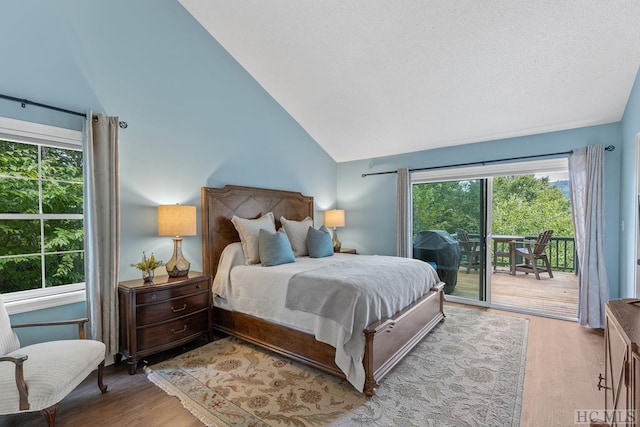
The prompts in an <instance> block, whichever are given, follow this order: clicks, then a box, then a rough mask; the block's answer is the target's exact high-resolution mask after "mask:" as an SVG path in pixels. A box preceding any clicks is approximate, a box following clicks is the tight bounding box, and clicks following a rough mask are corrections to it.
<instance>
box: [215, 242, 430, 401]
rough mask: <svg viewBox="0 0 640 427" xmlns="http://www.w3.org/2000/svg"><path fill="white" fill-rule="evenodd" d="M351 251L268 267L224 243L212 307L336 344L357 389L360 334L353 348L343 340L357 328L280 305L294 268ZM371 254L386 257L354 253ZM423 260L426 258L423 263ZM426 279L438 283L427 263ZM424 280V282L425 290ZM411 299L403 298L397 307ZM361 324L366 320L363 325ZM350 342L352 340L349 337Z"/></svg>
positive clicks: (343, 257)
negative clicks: (252, 262) (247, 260)
mask: <svg viewBox="0 0 640 427" xmlns="http://www.w3.org/2000/svg"><path fill="white" fill-rule="evenodd" d="M353 257H354V255H349V254H339V253H336V254H334V255H333V256H331V257H326V258H309V257H299V258H296V262H294V263H290V264H282V265H278V266H273V267H262V266H261V265H259V264H258V265H246V264H245V262H244V256H243V254H242V247H241V245H240V243H234V244H231V245H229V246H227V247H226V248H225V250H224V251H223V253H222V256H221V258H220V263H219V266H218V271H217V273H216V277H215V278H214V281H213V293H214V295H215V298H214V304H215V305H216V306H217V307H220V308H223V309H227V310H233V311H238V312H241V313H244V314H249V315H252V316H256V317H259V318H262V319H265V320H268V321H270V322H273V323H277V324H280V325H284V326H287V327H290V328H294V329H297V330H300V331H302V332H306V333H309V334H312V335H314V336H315V338H316V339H317V340H318V341H321V342H324V343H327V344H329V345H331V346H333V347H335V349H336V358H335V362H336V365H337V366H338V367H339V368H340V369H341V370H342V371H343V372H344V374H345V376H346V378H347V380H348V381H349V382H350V383H351V384H352V385H353V386H354V387H355V388H356V389H357V390H359V391H362V390H363V388H364V381H365V372H364V367H363V364H362V358H363V355H364V339H362V340H361V343H362V344H361V345H359V346H358V347H357V348H356V349H354V348H351V349H350V350H349V351H347V350H346V348H345V343H346V342H347V341H349V339H350V338H351V336H352V334H362V330H363V329H364V327H362V328H361V329H360V326H358V328H359V330H358V331H346V330H345V328H344V327H343V326H341V325H340V324H339V323H337V322H335V321H333V320H331V319H327V318H324V317H321V316H319V315H317V314H313V313H310V312H305V311H298V310H291V309H289V308H287V307H285V302H286V296H287V290H288V287H289V280H290V279H291V277H292V276H294V275H295V274H297V273H301V272H306V271H310V270H314V269H317V268H321V267H326V266H329V265H332V264H336V262H340V263H341V262H345V261H348V260H349V259H351V260H354V258H353ZM364 258H371V259H372V260H373V262H375V260H376V259H377V260H381V259H382V258H388V257H376V256H368V257H367V256H364V255H358V260H364ZM425 265H427V266H428V264H426V263H425ZM428 269H429V271H427V276H429V277H427V278H426V280H428V281H429V282H431V281H432V282H433V283H431V284H430V286H433V285H435V284H437V283H438V281H439V280H438V278H437V274H436V273H435V270H433V269H432V268H431V267H430V266H429V267H428ZM428 288H429V286H427V288H426V289H427V290H428ZM410 302H412V301H406V302H403V303H402V305H401V306H400V307H404V306H406V305H408V304H409V303H410ZM364 326H366V325H364ZM352 344H353V343H352Z"/></svg>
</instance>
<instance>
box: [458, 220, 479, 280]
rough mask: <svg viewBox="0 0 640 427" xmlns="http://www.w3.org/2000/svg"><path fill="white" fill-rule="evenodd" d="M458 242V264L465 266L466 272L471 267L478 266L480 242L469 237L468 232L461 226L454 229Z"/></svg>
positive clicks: (476, 267) (477, 267) (476, 268)
mask: <svg viewBox="0 0 640 427" xmlns="http://www.w3.org/2000/svg"><path fill="white" fill-rule="evenodd" d="M456 234H457V235H458V242H459V243H460V265H462V266H463V267H467V274H469V271H470V270H471V269H474V270H478V269H479V268H480V242H479V241H477V240H476V241H473V240H470V239H469V233H467V231H466V230H463V229H462V228H458V229H457V230H456Z"/></svg>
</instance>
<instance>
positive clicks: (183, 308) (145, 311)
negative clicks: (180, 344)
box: [136, 291, 209, 326]
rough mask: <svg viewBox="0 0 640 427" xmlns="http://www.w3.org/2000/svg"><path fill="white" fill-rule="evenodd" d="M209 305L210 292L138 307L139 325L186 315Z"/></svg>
mask: <svg viewBox="0 0 640 427" xmlns="http://www.w3.org/2000/svg"><path fill="white" fill-rule="evenodd" d="M208 307H209V292H207V291H205V292H201V293H199V294H195V295H190V296H187V297H183V298H176V299H172V300H169V301H166V302H161V303H158V304H149V305H142V306H140V305H139V306H138V307H136V312H137V313H136V317H137V319H138V326H144V325H150V324H153V323H158V322H162V321H164V320H170V319H175V318H176V317H181V316H186V315H187V314H191V313H194V312H196V311H198V310H202V309H204V308H208Z"/></svg>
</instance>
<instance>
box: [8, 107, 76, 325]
mask: <svg viewBox="0 0 640 427" xmlns="http://www.w3.org/2000/svg"><path fill="white" fill-rule="evenodd" d="M82 138H83V136H82V132H81V131H78V130H73V129H65V128H60V127H56V126H49V125H43V124H40V123H33V122H25V121H22V120H15V119H10V118H7V117H0V139H3V140H7V141H16V142H24V143H32V144H39V145H47V146H51V147H60V148H72V149H76V150H77V149H82ZM85 300H86V292H85V284H84V283H74V284H70V285H62V286H55V287H51V288H40V289H30V290H27V291H18V292H11V293H9V294H5V295H3V296H2V301H3V302H4V303H5V306H6V308H7V312H8V313H9V314H18V313H26V312H29V311H36V310H42V309H45V308H51V307H58V306H61V305H67V304H74V303H78V302H84V301H85Z"/></svg>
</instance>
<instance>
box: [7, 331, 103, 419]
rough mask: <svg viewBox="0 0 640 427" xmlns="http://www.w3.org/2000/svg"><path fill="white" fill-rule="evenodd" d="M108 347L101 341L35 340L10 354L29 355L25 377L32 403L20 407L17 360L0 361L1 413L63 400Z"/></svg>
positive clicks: (31, 409)
mask: <svg viewBox="0 0 640 427" xmlns="http://www.w3.org/2000/svg"><path fill="white" fill-rule="evenodd" d="M105 350H106V349H105V345H104V344H103V343H101V342H99V341H94V340H63V341H48V342H44V343H40V344H33V345H30V346H27V347H23V348H21V349H19V350H17V351H14V352H12V353H10V354H8V355H7V356H11V355H12V354H22V355H26V356H28V357H29V358H28V359H27V360H26V361H25V362H24V378H25V382H26V383H27V389H28V390H29V405H30V407H29V409H28V410H26V411H20V409H19V399H20V398H19V395H18V389H17V387H16V382H15V364H14V363H12V362H0V390H2V393H0V414H12V413H16V412H31V411H39V410H41V409H44V408H48V407H49V406H52V405H55V404H56V403H58V402H60V401H61V400H62V399H63V398H64V397H65V396H66V395H67V394H69V393H70V392H71V391H72V390H73V389H74V388H76V387H77V386H78V384H80V383H81V382H82V381H83V380H84V379H85V378H86V377H87V376H88V375H89V374H90V373H91V371H93V370H94V369H96V368H97V367H98V365H99V364H100V363H101V362H102V361H103V360H104V357H105ZM96 388H97V385H96Z"/></svg>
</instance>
